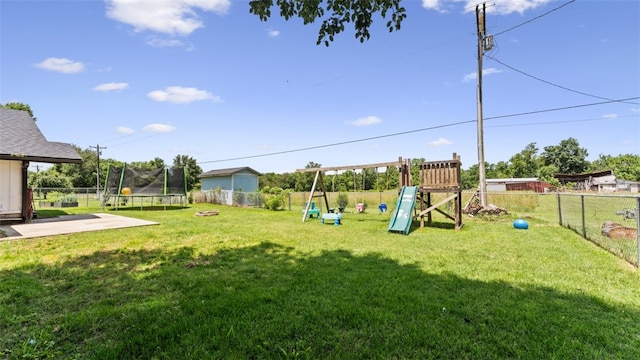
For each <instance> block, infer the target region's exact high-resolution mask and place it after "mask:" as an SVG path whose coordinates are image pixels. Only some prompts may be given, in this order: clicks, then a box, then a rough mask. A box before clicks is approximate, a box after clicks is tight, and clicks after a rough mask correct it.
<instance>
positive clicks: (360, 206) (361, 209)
mask: <svg viewBox="0 0 640 360" xmlns="http://www.w3.org/2000/svg"><path fill="white" fill-rule="evenodd" d="M356 210H357V211H358V212H359V213H361V212H364V203H357V204H356Z"/></svg>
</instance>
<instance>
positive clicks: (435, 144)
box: [429, 138, 453, 147]
mask: <svg viewBox="0 0 640 360" xmlns="http://www.w3.org/2000/svg"><path fill="white" fill-rule="evenodd" d="M451 144H453V142H452V141H451V140H447V139H445V138H439V139H438V140H434V141H430V142H429V146H433V147H438V146H445V145H451Z"/></svg>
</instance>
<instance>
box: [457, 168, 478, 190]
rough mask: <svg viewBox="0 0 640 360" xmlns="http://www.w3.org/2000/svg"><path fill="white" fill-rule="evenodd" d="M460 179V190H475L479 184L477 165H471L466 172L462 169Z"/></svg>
mask: <svg viewBox="0 0 640 360" xmlns="http://www.w3.org/2000/svg"><path fill="white" fill-rule="evenodd" d="M460 177H461V178H462V179H461V180H462V188H463V189H464V190H472V189H477V188H478V184H479V183H480V171H479V170H478V164H473V165H471V166H470V167H469V168H468V169H467V170H464V169H462V171H461V174H460Z"/></svg>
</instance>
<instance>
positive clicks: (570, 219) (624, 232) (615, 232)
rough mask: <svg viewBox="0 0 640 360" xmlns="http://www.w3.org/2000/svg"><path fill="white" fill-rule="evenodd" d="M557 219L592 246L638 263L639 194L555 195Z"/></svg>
mask: <svg viewBox="0 0 640 360" xmlns="http://www.w3.org/2000/svg"><path fill="white" fill-rule="evenodd" d="M557 209H558V220H559V222H560V224H561V225H562V226H565V227H567V228H569V229H573V230H574V231H575V232H577V233H578V234H580V235H582V237H584V238H585V239H588V240H590V241H592V242H593V243H595V244H596V245H598V246H600V247H602V248H604V249H606V250H608V251H610V252H611V253H613V254H615V255H617V256H619V257H621V258H623V259H625V260H626V261H628V262H629V263H631V264H634V265H635V266H636V267H638V265H639V264H640V258H639V257H640V238H639V237H638V228H639V227H640V224H639V223H640V214H639V210H638V209H640V196H620V195H591V194H557Z"/></svg>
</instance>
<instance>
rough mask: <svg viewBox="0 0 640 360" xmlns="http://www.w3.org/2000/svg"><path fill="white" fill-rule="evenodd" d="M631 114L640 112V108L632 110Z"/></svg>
mask: <svg viewBox="0 0 640 360" xmlns="http://www.w3.org/2000/svg"><path fill="white" fill-rule="evenodd" d="M631 112H640V108H631Z"/></svg>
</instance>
